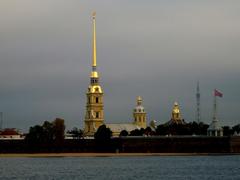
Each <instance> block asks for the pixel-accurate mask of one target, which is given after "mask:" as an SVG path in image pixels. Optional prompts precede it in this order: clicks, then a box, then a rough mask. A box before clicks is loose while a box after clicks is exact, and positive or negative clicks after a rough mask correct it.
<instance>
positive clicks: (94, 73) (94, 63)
mask: <svg viewBox="0 0 240 180" xmlns="http://www.w3.org/2000/svg"><path fill="white" fill-rule="evenodd" d="M92 19H93V42H92V43H93V44H92V51H93V52H92V72H91V77H92V78H98V72H97V47H96V20H95V19H96V12H93V13H92Z"/></svg>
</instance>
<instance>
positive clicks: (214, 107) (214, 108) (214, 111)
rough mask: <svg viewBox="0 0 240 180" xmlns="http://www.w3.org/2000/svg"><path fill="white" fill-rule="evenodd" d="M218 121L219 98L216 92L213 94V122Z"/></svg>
mask: <svg viewBox="0 0 240 180" xmlns="http://www.w3.org/2000/svg"><path fill="white" fill-rule="evenodd" d="M216 121H217V97H216V94H215V90H214V93H213V122H216Z"/></svg>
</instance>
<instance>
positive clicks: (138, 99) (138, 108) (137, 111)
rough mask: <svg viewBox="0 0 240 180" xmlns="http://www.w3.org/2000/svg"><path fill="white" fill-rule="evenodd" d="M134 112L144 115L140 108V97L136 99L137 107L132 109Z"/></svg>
mask: <svg viewBox="0 0 240 180" xmlns="http://www.w3.org/2000/svg"><path fill="white" fill-rule="evenodd" d="M134 112H136V113H144V112H145V109H144V107H143V106H142V98H141V97H140V96H138V97H137V106H136V107H135V108H134Z"/></svg>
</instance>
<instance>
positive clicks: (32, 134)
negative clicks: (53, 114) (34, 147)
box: [25, 118, 65, 144]
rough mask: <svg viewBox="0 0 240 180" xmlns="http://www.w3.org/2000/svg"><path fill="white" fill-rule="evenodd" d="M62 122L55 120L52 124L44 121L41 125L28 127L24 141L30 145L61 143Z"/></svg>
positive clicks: (63, 127)
mask: <svg viewBox="0 0 240 180" xmlns="http://www.w3.org/2000/svg"><path fill="white" fill-rule="evenodd" d="M64 131H65V125H64V120H63V119H60V118H56V119H55V120H54V121H53V122H52V123H51V122H48V121H44V123H43V125H42V126H40V125H36V126H33V127H30V129H29V133H28V134H27V136H26V138H25V140H26V141H27V142H29V143H31V144H39V143H52V142H56V143H61V142H62V141H63V140H64Z"/></svg>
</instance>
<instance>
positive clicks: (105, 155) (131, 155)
mask: <svg viewBox="0 0 240 180" xmlns="http://www.w3.org/2000/svg"><path fill="white" fill-rule="evenodd" d="M225 155H240V153H32V154H30V153H29V154H26V153H18V154H0V158H6V157H7V158H9V157H10V158H11V157H13V158H14V157H30V158H31V157H32V158H35V157H36V158H37V157H39V158H44V157H139V156H225Z"/></svg>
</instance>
